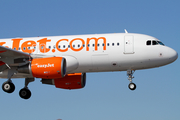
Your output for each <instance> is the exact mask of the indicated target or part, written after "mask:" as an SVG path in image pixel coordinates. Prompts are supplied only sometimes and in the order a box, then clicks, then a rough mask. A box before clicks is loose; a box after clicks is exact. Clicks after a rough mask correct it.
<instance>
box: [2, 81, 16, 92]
mask: <svg viewBox="0 0 180 120" xmlns="http://www.w3.org/2000/svg"><path fill="white" fill-rule="evenodd" d="M2 89H3V91H4V92H7V93H12V92H14V90H15V86H14V84H13V83H12V82H4V83H3V84H2Z"/></svg>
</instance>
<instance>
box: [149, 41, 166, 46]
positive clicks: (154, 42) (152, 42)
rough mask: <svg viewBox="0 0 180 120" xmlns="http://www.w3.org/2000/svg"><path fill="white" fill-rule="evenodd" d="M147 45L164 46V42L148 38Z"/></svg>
mask: <svg viewBox="0 0 180 120" xmlns="http://www.w3.org/2000/svg"><path fill="white" fill-rule="evenodd" d="M146 45H163V46H164V44H163V43H162V42H161V41H157V40H152V41H151V40H148V41H147V42H146Z"/></svg>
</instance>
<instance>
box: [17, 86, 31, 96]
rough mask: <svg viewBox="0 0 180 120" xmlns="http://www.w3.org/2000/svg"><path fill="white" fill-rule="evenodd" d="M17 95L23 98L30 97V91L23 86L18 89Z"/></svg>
mask: <svg viewBox="0 0 180 120" xmlns="http://www.w3.org/2000/svg"><path fill="white" fill-rule="evenodd" d="M19 96H20V97H21V98H23V99H29V98H30V97H31V91H30V90H29V89H28V88H23V89H21V90H20V91H19Z"/></svg>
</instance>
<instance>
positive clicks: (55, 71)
mask: <svg viewBox="0 0 180 120" xmlns="http://www.w3.org/2000/svg"><path fill="white" fill-rule="evenodd" d="M18 72H19V73H28V74H32V76H33V77H36V78H44V79H57V78H62V77H64V76H65V75H66V59H65V58H63V57H49V58H37V59H33V60H32V61H31V63H30V64H28V65H25V66H21V67H19V68H18Z"/></svg>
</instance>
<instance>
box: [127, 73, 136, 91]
mask: <svg viewBox="0 0 180 120" xmlns="http://www.w3.org/2000/svg"><path fill="white" fill-rule="evenodd" d="M134 72H135V71H132V70H127V76H128V80H129V82H130V83H129V85H128V87H129V89H130V90H135V89H136V84H134V83H133V82H132V79H133V78H134V77H133V73H134Z"/></svg>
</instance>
